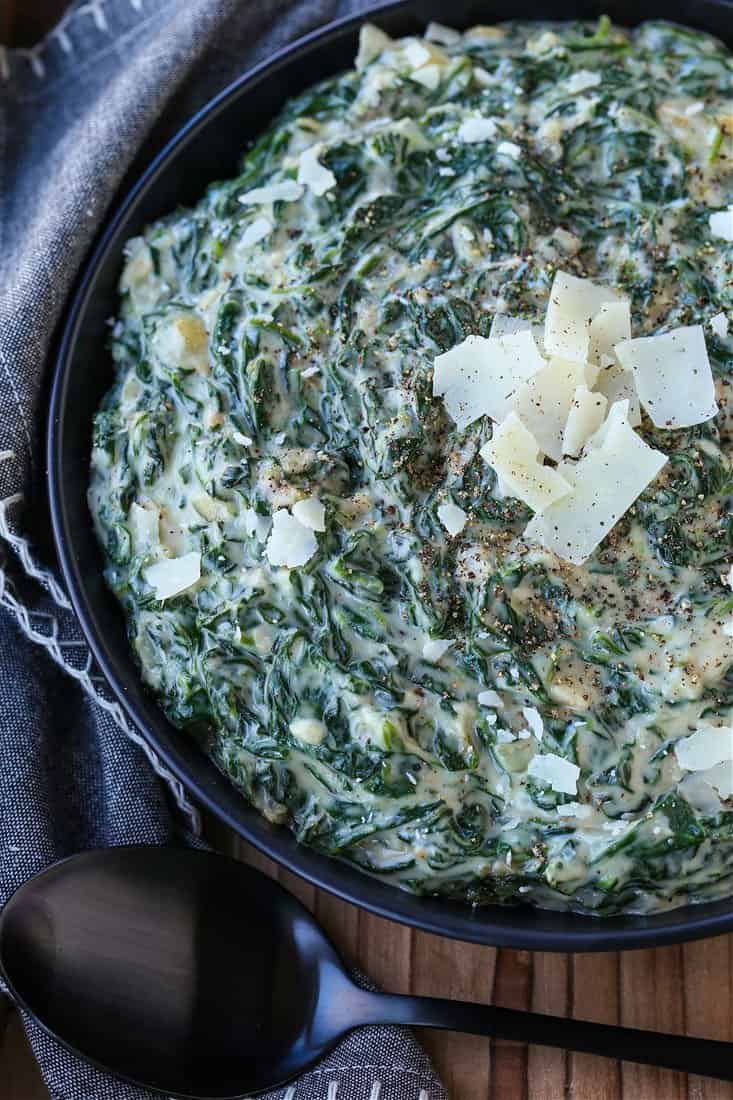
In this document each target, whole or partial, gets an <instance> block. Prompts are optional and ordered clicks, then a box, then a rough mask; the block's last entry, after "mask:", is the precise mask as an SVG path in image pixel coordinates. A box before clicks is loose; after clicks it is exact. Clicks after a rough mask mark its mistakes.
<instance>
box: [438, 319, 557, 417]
mask: <svg viewBox="0 0 733 1100" xmlns="http://www.w3.org/2000/svg"><path fill="white" fill-rule="evenodd" d="M544 365H545V361H544V359H543V358H542V356H541V355H540V354H539V352H538V351H537V346H536V344H535V342H534V340H533V339H532V334H531V333H530V332H517V333H514V334H513V335H507V336H502V337H500V338H499V339H496V340H494V339H488V340H487V339H486V338H485V337H483V336H467V337H466V339H465V340H464V341H463V342H462V343H460V344H458V345H456V347H454V348H451V349H450V351H446V352H444V354H443V355H438V356H437V358H436V359H435V372H434V375H433V393H434V394H435V395H436V396H440V397H442V398H443V401H444V404H445V407H446V410H447V411H448V413H449V414H450V416H451V417H452V418H453V420H454V421H455V422H456V425H457V427H458V428H459V429H461V430H462V429H464V428H467V427H468V425H469V424H471V423H473V421H474V420H478V418H479V417H481V416H491V417H492V419H494V420H501V419H503V417H504V416H505V415H506V413H507V412H508V411H509V409H510V408H511V397H512V395H513V394H514V392H515V390H516V389H517V387H518V386H519V385H521V383H522V382H523V381H524V380H525V379H527V378H529V377H531V375H533V374H534V373H535V372H536V371H538V370H540V369H541V368H542V367H543V366H544Z"/></svg>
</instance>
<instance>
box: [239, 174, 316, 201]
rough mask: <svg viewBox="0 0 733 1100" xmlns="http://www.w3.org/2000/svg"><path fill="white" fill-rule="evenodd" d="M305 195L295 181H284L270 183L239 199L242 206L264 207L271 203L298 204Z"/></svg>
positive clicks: (248, 192)
mask: <svg viewBox="0 0 733 1100" xmlns="http://www.w3.org/2000/svg"><path fill="white" fill-rule="evenodd" d="M302 195H303V188H302V187H301V185H300V184H299V183H296V182H295V180H282V182H280V183H268V184H267V185H266V186H265V187H255V188H254V189H253V190H252V191H245V193H244V194H243V195H239V196H238V197H237V202H241V204H242V206H264V205H265V204H266V203H270V202H297V200H298V199H299V198H301V197H302Z"/></svg>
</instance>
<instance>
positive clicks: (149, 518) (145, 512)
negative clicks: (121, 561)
mask: <svg viewBox="0 0 733 1100" xmlns="http://www.w3.org/2000/svg"><path fill="white" fill-rule="evenodd" d="M127 519H128V523H129V524H130V534H131V535H132V542H133V546H134V547H135V550H136V551H137V552H138V553H139V552H140V551H142V550H146V549H148V547H150V546H157V545H158V543H159V542H160V532H159V524H160V509H159V508H158V507H157V506H156V505H155V504H153V503H152V501H151V502H150V503H146V504H144V505H140V504H138V503H137V502H136V501H134V500H133V502H132V504H131V505H130V512H129V515H128V517H127Z"/></svg>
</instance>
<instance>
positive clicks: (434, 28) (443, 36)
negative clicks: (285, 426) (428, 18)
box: [425, 23, 461, 46]
mask: <svg viewBox="0 0 733 1100" xmlns="http://www.w3.org/2000/svg"><path fill="white" fill-rule="evenodd" d="M425 38H426V39H427V41H428V42H437V43H438V45H439V46H453V45H454V44H455V43H456V42H460V40H461V35H460V33H459V31H454V30H453V28H452V27H446V26H444V25H443V23H428V25H427V28H426V30H425Z"/></svg>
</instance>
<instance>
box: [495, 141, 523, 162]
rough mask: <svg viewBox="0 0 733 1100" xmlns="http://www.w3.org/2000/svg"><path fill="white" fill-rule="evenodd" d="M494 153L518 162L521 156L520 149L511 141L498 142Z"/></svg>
mask: <svg viewBox="0 0 733 1100" xmlns="http://www.w3.org/2000/svg"><path fill="white" fill-rule="evenodd" d="M496 151H497V153H498V154H499V156H502V157H510V158H511V159H512V160H519V158H520V157H521V155H522V150H521V147H520V146H519V145H517V144H515V142H513V141H500V142H499V144H498V145H497V147H496Z"/></svg>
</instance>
